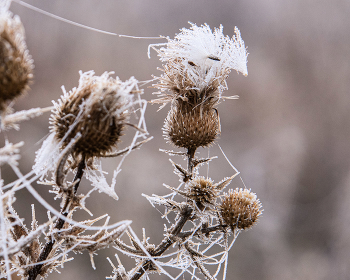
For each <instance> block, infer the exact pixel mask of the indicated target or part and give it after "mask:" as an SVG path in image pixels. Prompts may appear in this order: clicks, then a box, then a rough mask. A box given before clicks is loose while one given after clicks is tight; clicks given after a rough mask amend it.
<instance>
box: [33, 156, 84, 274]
mask: <svg viewBox="0 0 350 280" xmlns="http://www.w3.org/2000/svg"><path fill="white" fill-rule="evenodd" d="M84 169H85V157H83V158H82V160H81V162H80V163H79V165H78V170H77V173H76V174H75V177H74V181H73V182H75V185H74V187H73V188H74V194H76V192H77V190H78V187H79V184H80V181H81V178H82V177H83V175H84ZM66 205H67V203H66ZM68 213H69V209H67V207H66V206H65V207H63V208H62V211H61V214H62V215H63V216H64V217H67V215H68ZM64 222H65V220H64V219H61V218H59V219H58V220H57V222H56V225H55V229H57V230H60V229H62V228H63V225H64ZM54 244H55V240H54V239H52V240H51V241H49V242H47V243H46V244H45V246H44V248H43V250H42V251H41V253H40V256H39V258H38V259H37V260H36V262H43V261H45V260H46V259H47V258H48V256H49V255H50V253H51V251H52V248H53V246H54ZM43 265H44V264H42V263H41V264H37V265H35V266H34V267H33V268H32V269H31V270H29V271H28V280H35V279H36V277H37V276H38V275H39V274H40V272H41V269H42V267H43Z"/></svg>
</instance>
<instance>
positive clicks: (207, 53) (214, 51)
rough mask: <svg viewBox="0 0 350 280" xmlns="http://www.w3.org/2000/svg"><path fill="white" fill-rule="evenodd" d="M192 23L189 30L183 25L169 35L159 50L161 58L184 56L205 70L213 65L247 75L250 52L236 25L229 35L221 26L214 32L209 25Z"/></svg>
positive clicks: (163, 59)
mask: <svg viewBox="0 0 350 280" xmlns="http://www.w3.org/2000/svg"><path fill="white" fill-rule="evenodd" d="M190 24H191V28H190V29H187V28H182V29H181V32H180V33H179V34H177V35H176V36H175V38H174V39H170V38H167V40H168V43H166V44H165V45H166V47H161V48H160V49H159V50H157V51H158V55H159V56H160V60H161V61H164V62H167V61H169V60H172V59H178V58H181V59H183V60H185V61H186V62H190V65H191V64H195V65H198V66H201V67H204V68H205V69H206V70H208V68H210V67H215V68H218V69H217V70H219V69H220V68H221V69H223V68H224V69H234V70H236V71H238V72H241V73H242V74H243V75H245V76H246V75H248V69H247V52H246V48H245V45H244V41H243V40H242V38H241V33H240V31H239V29H238V28H237V27H235V35H233V36H232V38H230V37H229V36H225V35H224V34H223V26H222V25H220V27H219V28H214V31H212V30H211V28H210V27H209V25H207V24H204V25H202V26H197V25H195V24H193V23H190Z"/></svg>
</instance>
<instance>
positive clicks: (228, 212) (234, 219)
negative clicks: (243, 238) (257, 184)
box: [220, 188, 262, 231]
mask: <svg viewBox="0 0 350 280" xmlns="http://www.w3.org/2000/svg"><path fill="white" fill-rule="evenodd" d="M261 213H262V205H261V203H260V200H259V199H258V198H257V197H256V194H255V193H253V192H251V191H250V190H248V189H238V188H237V189H235V190H229V192H228V193H227V194H224V198H223V200H222V204H221V207H220V215H221V217H222V219H223V221H224V223H225V224H226V225H228V226H230V227H231V229H232V231H233V229H234V228H237V229H249V228H251V227H252V226H253V225H255V224H256V222H257V220H258V218H259V216H260V215H261Z"/></svg>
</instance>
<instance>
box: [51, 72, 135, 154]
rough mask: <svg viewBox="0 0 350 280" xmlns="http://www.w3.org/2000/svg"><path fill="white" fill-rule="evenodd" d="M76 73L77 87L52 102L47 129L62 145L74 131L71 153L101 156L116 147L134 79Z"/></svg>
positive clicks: (64, 144) (66, 143)
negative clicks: (126, 79)
mask: <svg viewBox="0 0 350 280" xmlns="http://www.w3.org/2000/svg"><path fill="white" fill-rule="evenodd" d="M109 74H110V73H107V72H105V73H104V74H103V75H102V76H94V72H93V71H90V72H86V73H80V80H79V86H78V88H74V89H72V90H71V91H70V92H69V93H65V94H64V96H62V99H61V100H59V101H58V103H55V107H56V108H55V111H54V112H53V114H52V115H51V122H50V123H51V125H52V126H51V131H52V132H54V133H55V137H56V140H57V141H62V142H63V144H62V147H61V148H64V147H65V146H67V145H68V144H69V142H70V141H71V140H72V139H73V138H74V137H75V136H76V135H77V134H78V133H81V137H80V139H79V140H78V141H77V142H76V143H75V145H74V148H73V154H74V155H76V156H78V155H84V156H85V157H86V158H87V159H88V158H91V157H95V156H96V157H101V156H104V155H105V154H107V153H108V152H110V151H111V150H112V149H113V148H115V147H116V144H117V142H118V141H119V139H120V136H121V135H122V131H123V129H124V126H125V122H126V121H127V119H128V117H129V113H130V110H129V109H131V108H130V107H131V106H132V102H133V96H134V94H133V93H134V92H133V91H134V90H135V86H136V84H137V80H136V79H134V78H131V79H129V80H128V81H126V82H121V81H120V80H119V78H118V77H117V78H116V79H113V78H111V77H109Z"/></svg>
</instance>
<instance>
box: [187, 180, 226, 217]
mask: <svg viewBox="0 0 350 280" xmlns="http://www.w3.org/2000/svg"><path fill="white" fill-rule="evenodd" d="M215 187H216V186H215V185H214V184H213V181H212V180H211V179H210V178H208V179H207V178H205V177H201V176H200V177H196V178H194V179H193V180H191V181H189V183H188V184H186V196H187V197H188V198H189V199H191V200H193V201H194V202H195V203H196V205H197V207H198V208H199V209H200V210H201V211H203V210H204V209H205V207H206V206H209V205H212V204H214V202H215V200H216V198H217V195H218V193H219V191H218V190H217V189H216V188H215Z"/></svg>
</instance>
